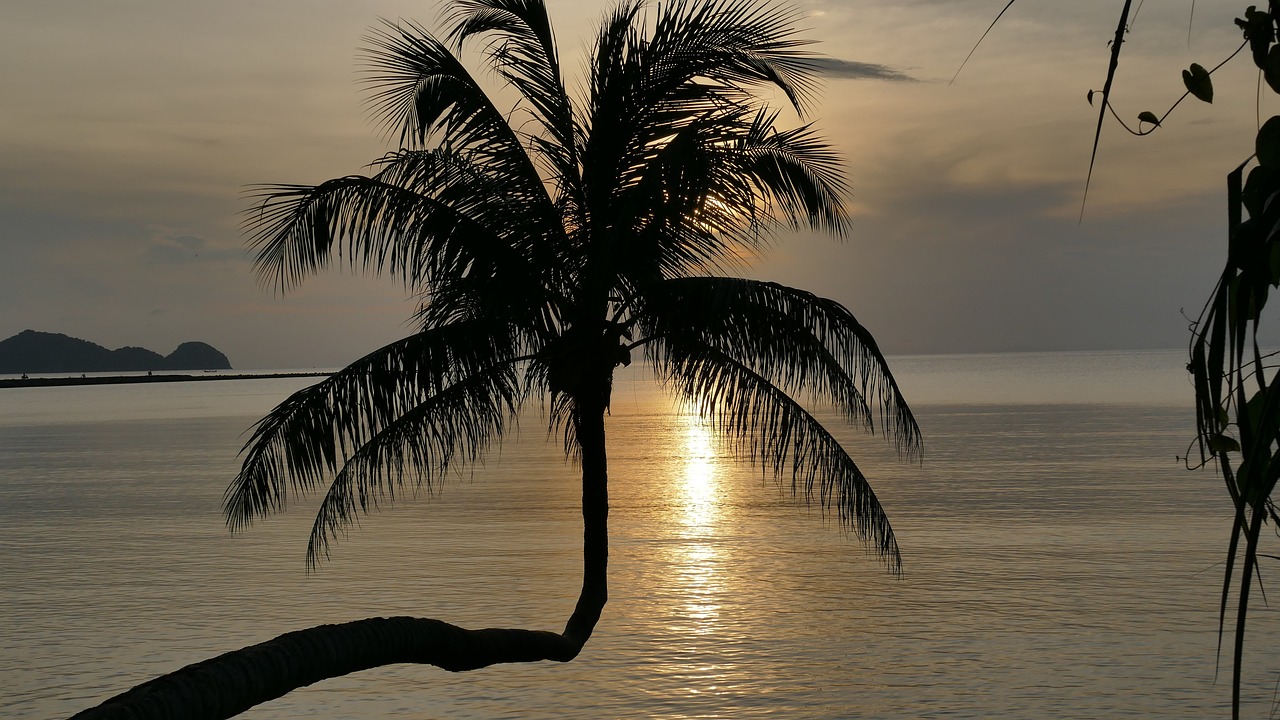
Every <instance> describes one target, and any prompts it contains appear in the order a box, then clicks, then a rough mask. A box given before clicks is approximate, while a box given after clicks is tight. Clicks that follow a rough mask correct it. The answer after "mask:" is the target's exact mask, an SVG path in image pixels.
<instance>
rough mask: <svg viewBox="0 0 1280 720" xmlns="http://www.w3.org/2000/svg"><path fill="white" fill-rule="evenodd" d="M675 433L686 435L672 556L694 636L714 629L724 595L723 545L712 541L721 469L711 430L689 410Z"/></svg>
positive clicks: (714, 530)
mask: <svg viewBox="0 0 1280 720" xmlns="http://www.w3.org/2000/svg"><path fill="white" fill-rule="evenodd" d="M679 422H680V426H679V428H678V429H679V431H683V433H684V446H683V451H684V452H683V461H684V472H683V474H682V475H681V476H680V477H681V481H682V484H681V487H680V490H681V500H682V502H683V506H682V508H681V510H682V512H681V514H680V523H681V526H682V527H681V529H680V537H681V539H682V540H683V542H680V543H677V544H676V545H675V548H676V554H677V555H678V557H675V558H672V560H674V561H675V562H673V563H672V565H673V566H674V567H677V568H679V569H680V578H679V579H680V581H681V583H680V584H681V585H683V586H684V587H683V590H684V597H685V598H687V599H686V601H685V603H684V610H685V613H684V615H685V617H686V618H687V620H688V627H687V628H685V630H686V631H687V632H689V633H691V634H693V635H708V634H711V633H713V632H714V631H715V630H716V626H717V620H718V619H719V616H720V604H719V602H718V601H717V598H718V597H719V596H721V595H722V593H723V591H724V588H723V583H724V579H723V577H722V576H721V572H720V567H721V565H722V564H723V558H721V556H720V555H721V548H720V546H719V544H718V543H717V542H716V531H717V528H716V525H717V521H718V520H719V516H720V513H721V505H720V499H721V494H722V492H723V490H722V488H721V486H720V483H721V481H722V477H721V475H722V473H721V472H720V468H719V467H718V458H717V453H716V447H715V443H714V438H713V436H712V434H711V428H710V427H708V425H707V423H706V421H705V420H703V419H702V418H701V417H699V416H698V415H697V414H696V413H693V412H688V411H686V412H684V413H681V414H680V415H679Z"/></svg>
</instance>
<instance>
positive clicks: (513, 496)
mask: <svg viewBox="0 0 1280 720" xmlns="http://www.w3.org/2000/svg"><path fill="white" fill-rule="evenodd" d="M1184 362H1185V361H1184V360H1183V357H1182V354H1181V353H1177V352H1146V353H1074V354H1032V355H990V356H973V355H968V356H945V357H943V356H932V357H908V358H899V359H897V361H896V362H895V364H894V366H895V371H896V373H897V374H898V376H899V379H900V381H901V384H902V385H903V389H904V391H905V392H906V393H907V397H908V399H909V401H910V402H911V403H912V405H913V407H914V408H915V410H916V413H917V416H918V418H919V420H920V423H921V425H922V427H923V429H924V431H925V442H926V447H925V457H924V462H923V463H922V464H919V465H917V464H902V463H899V462H897V460H896V458H895V456H894V454H893V452H892V451H891V450H890V449H889V448H888V447H887V446H886V445H885V444H884V442H883V441H881V440H879V439H868V438H865V437H862V436H859V435H857V434H856V433H853V432H846V431H844V430H841V431H840V437H841V438H842V439H845V440H846V441H847V443H848V445H847V446H848V447H850V449H851V451H852V452H853V454H854V456H855V458H857V459H858V460H859V462H860V464H861V465H862V466H863V469H864V470H865V471H866V473H867V474H868V476H869V477H870V478H871V479H872V482H873V484H874V486H875V487H876V489H877V492H878V494H879V496H880V498H881V501H882V502H883V504H884V505H885V507H886V508H887V510H888V512H889V514H890V518H891V520H892V521H893V524H894V527H895V529H896V531H897V534H898V539H899V542H900V544H901V545H902V548H903V555H904V561H905V565H906V575H905V577H903V578H901V579H896V578H893V577H891V576H889V575H887V574H885V573H884V572H883V571H882V569H881V566H880V564H879V562H878V561H877V560H876V559H874V558H872V557H869V556H867V555H866V554H865V552H864V551H863V549H862V547H861V546H860V545H859V544H858V542H857V541H856V540H855V539H853V538H851V537H849V536H847V535H846V534H845V533H843V532H841V530H840V529H839V528H838V527H837V526H835V525H834V524H833V523H831V522H827V521H826V520H824V518H823V517H822V514H821V512H820V511H819V510H818V509H817V508H807V507H805V506H804V504H803V503H799V504H797V503H796V502H794V501H792V499H791V498H789V497H788V496H787V495H786V494H784V493H782V492H781V491H780V490H779V489H778V488H777V487H776V486H775V485H774V484H773V482H772V480H771V479H766V478H762V476H761V475H760V473H759V471H758V470H756V469H753V468H752V467H750V466H749V465H746V464H743V463H740V462H738V461H736V460H735V459H734V458H733V457H732V456H730V455H728V454H727V453H726V452H725V451H724V450H722V449H721V448H718V447H717V446H716V445H715V443H714V442H713V441H712V440H711V438H710V437H709V435H708V433H707V431H706V428H705V427H704V426H703V425H702V424H701V423H700V421H699V420H698V419H697V418H696V417H693V416H690V415H688V414H686V413H682V412H681V411H680V410H679V409H678V408H675V407H674V406H673V405H672V404H671V403H670V401H668V400H665V399H664V398H663V397H662V396H661V395H660V394H659V393H657V392H655V390H654V389H653V388H652V385H651V383H650V382H649V381H648V379H647V378H646V377H645V376H644V375H643V374H639V373H634V374H632V375H630V376H627V377H625V378H623V379H621V380H620V381H619V383H618V385H617V387H616V389H615V398H614V414H613V416H612V417H611V419H610V421H609V425H608V432H609V442H610V453H611V454H610V471H611V492H612V512H611V529H612V543H613V544H612V551H611V556H610V559H611V565H610V571H611V587H610V595H611V598H610V602H609V605H608V607H607V608H606V609H605V614H604V617H603V619H602V621H601V623H600V626H599V628H598V629H597V632H596V635H595V636H594V637H593V638H592V640H591V642H590V643H589V644H588V645H587V648H586V650H585V651H584V652H583V653H582V655H581V656H580V657H579V658H578V659H577V660H575V661H574V662H572V663H568V664H563V665H558V664H539V665H529V666H499V667H495V668H489V669H486V670H482V671H479V672H474V673H463V674H451V673H446V672H444V671H441V670H437V669H435V668H430V667H411V666H396V667H392V668H384V669H380V670H376V671H371V672H366V673H361V674H357V675H353V676H350V677H346V678H340V679H336V680H332V681H328V682H325V683H321V684H320V685H318V686H315V687H312V688H308V689H305V690H302V691H299V692H295V693H293V694H291V695H289V696H286V697H285V698H282V699H280V700H277V701H275V702H272V703H269V704H266V705H263V706H260V707H259V708H257V709H255V710H253V711H251V712H250V713H248V714H246V715H245V716H244V717H247V718H259V719H263V720H265V719H267V718H274V719H284V718H322V719H337V718H367V717H388V718H417V719H430V718H453V719H459V718H582V719H586V718H614V717H618V718H853V717H859V718H922V717H928V718H938V717H947V718H987V717H999V718H1037V719H1039V718H1050V717H1051V718H1104V717H1105V718H1112V717H1157V716H1158V717H1163V718H1203V717H1210V716H1218V717H1221V716H1225V715H1226V713H1227V706H1228V703H1227V700H1228V697H1229V687H1228V684H1227V677H1228V676H1227V675H1226V674H1225V673H1224V675H1223V676H1222V678H1221V679H1220V680H1219V682H1218V683H1217V684H1215V682H1214V670H1215V668H1214V661H1215V644H1216V641H1217V635H1216V632H1217V631H1216V628H1217V601H1218V588H1219V586H1220V583H1221V576H1220V572H1221V558H1222V555H1223V550H1224V547H1225V543H1226V539H1227V523H1228V520H1229V517H1230V513H1229V508H1228V505H1229V502H1228V500H1227V498H1226V496H1225V492H1224V491H1223V490H1222V489H1221V487H1220V480H1218V479H1217V478H1216V477H1215V475H1214V474H1212V473H1211V472H1205V471H1201V472H1188V471H1186V470H1185V469H1183V467H1182V465H1181V464H1180V463H1178V462H1175V456H1177V455H1183V454H1185V453H1186V449H1187V446H1188V444H1189V443H1190V442H1191V440H1192V438H1193V428H1192V423H1193V420H1192V414H1191V410H1190V408H1191V395H1190V388H1189V386H1188V385H1187V383H1186V381H1185V379H1184V371H1183V367H1182V366H1183V364H1184ZM306 382H309V381H307V380H296V379H295V380H250V381H221V382H209V383H181V384H165V385H120V386H100V387H84V388H47V389H20V390H0V530H2V531H3V532H0V716H3V717H6V718H57V717H64V716H67V715H70V714H71V713H73V712H75V711H77V710H80V709H83V708H84V707H86V706H88V705H91V704H94V703H96V702H97V701H99V700H101V699H103V698H105V697H106V696H109V695H111V694H114V693H116V692H119V691H122V690H124V689H127V688H128V687H131V686H132V685H134V684H136V683H138V682H141V681H143V680H146V679H148V678H150V677H152V676H154V675H156V674H159V673H162V672H165V671H167V670H170V669H173V668H176V667H178V666H181V665H183V664H186V663H190V662H194V661H197V660H201V659H204V658H206V657H208V656H210V655H213V654H217V653H220V652H223V651H226V650H230V649H234V648H237V647H241V646H243V645H246V644H250V643H254V642H259V641H262V640H265V639H268V638H270V637H273V636H275V635H277V634H279V633H281V632H285V631H287V630H292V629H297V628H300V627H304V626H308V625H312V624H316V623H321V622H338V621H344V620H351V619H355V618H360V617H366V616H371V615H391V614H413V615H423V616H428V617H436V618H440V619H443V620H447V621H450V622H454V623H457V624H461V625H464V626H470V627H486V626H507V627H520V626H523V627H532V628H543V629H551V630H559V629H560V628H561V627H562V626H563V623H564V620H565V619H566V618H567V617H568V615H569V613H570V611H571V610H572V608H573V603H574V600H575V598H576V593H577V589H578V583H579V572H580V571H579V562H580V547H579V542H580V530H579V515H578V487H577V482H578V480H577V477H576V475H575V472H574V470H573V469H572V468H571V467H568V466H566V464H565V463H564V460H563V457H562V456H561V453H560V451H559V450H558V444H557V443H556V442H555V441H551V442H547V436H546V432H545V429H544V426H543V424H542V423H541V421H540V420H539V419H538V418H536V417H530V418H527V419H526V420H525V422H524V423H523V424H522V432H521V435H520V437H519V438H518V439H517V440H516V441H513V442H508V443H507V445H506V446H505V448H504V449H503V450H502V452H501V453H498V454H495V455H493V456H492V457H490V458H489V459H488V461H487V462H486V463H485V465H484V466H483V467H480V468H477V469H476V470H475V472H474V473H469V474H467V475H465V476H460V477H458V479H457V480H456V481H455V482H452V483H450V484H448V485H447V487H446V488H445V489H444V490H443V492H441V493H440V494H439V495H438V496H435V497H422V498H418V499H417V500H414V501H409V502H404V503H401V504H398V505H396V506H395V507H394V508H392V509H389V510H384V511H383V512H381V513H379V514H377V515H376V516H372V517H370V518H369V519H367V520H366V521H365V522H364V523H363V524H362V526H361V527H359V528H357V529H355V530H354V531H353V532H352V533H351V535H350V537H349V538H347V540H345V541H344V542H342V543H340V544H339V545H338V547H337V551H336V553H335V555H334V557H333V559H332V560H331V561H330V562H329V563H327V564H326V565H324V566H323V567H322V568H321V570H320V571H319V572H315V573H310V574H308V573H307V572H306V571H305V568H304V564H303V556H304V550H305V543H306V536H307V532H308V530H309V527H310V522H311V511H312V509H313V507H314V504H313V503H311V502H308V501H300V502H296V503H295V504H294V505H293V506H292V507H291V508H290V511H289V512H288V513H286V514H284V515H282V516H279V517H276V518H273V519H270V520H268V521H267V522H264V523H260V524H258V525H256V526H255V527H254V528H252V529H251V530H250V531H248V532H246V533H244V534H241V535H237V536H231V535H229V534H228V533H227V532H226V531H225V529H224V528H223V525H222V520H221V516H220V513H219V501H220V499H221V493H222V491H223V489H224V487H225V486H226V483H227V481H228V480H229V479H230V478H231V477H232V475H234V473H235V471H236V468H237V459H236V454H237V451H238V450H239V447H240V445H241V443H242V442H243V439H242V435H241V434H242V433H243V431H245V430H246V429H247V428H248V427H249V426H250V424H251V423H252V422H253V421H254V420H255V419H256V418H257V417H258V416H260V415H261V414H263V413H264V412H266V411H267V410H268V409H269V408H270V407H271V406H272V405H273V404H274V403H276V402H277V401H279V400H280V399H282V398H283V397H284V396H285V395H286V394H287V393H288V392H290V391H291V390H293V389H296V388H298V387H301V386H302V385H303V384H305V383H306ZM1271 569H1272V568H1265V569H1264V572H1266V571H1269V570H1271ZM1251 622H1252V625H1251V627H1253V628H1254V631H1253V635H1252V637H1253V638H1254V640H1253V643H1252V645H1251V652H1250V657H1249V667H1250V670H1249V673H1248V676H1247V687H1246V695H1247V698H1248V705H1247V707H1246V712H1247V716H1248V717H1268V716H1269V715H1270V714H1271V711H1272V698H1273V693H1274V690H1275V688H1276V683H1277V680H1278V679H1280V658H1278V657H1275V656H1274V655H1273V654H1270V653H1267V652H1265V649H1266V647H1267V646H1269V645H1271V643H1272V642H1274V640H1275V638H1277V637H1280V620H1278V619H1277V618H1276V617H1275V613H1273V612H1272V611H1269V610H1267V609H1266V608H1264V607H1263V606H1262V605H1261V604H1259V605H1257V610H1256V611H1255V613H1254V615H1253V619H1252V621H1251Z"/></svg>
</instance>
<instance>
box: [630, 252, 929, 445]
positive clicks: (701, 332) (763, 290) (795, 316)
mask: <svg viewBox="0 0 1280 720" xmlns="http://www.w3.org/2000/svg"><path fill="white" fill-rule="evenodd" d="M639 324H640V326H641V328H642V330H643V331H644V334H645V337H647V338H650V337H651V338H655V339H657V340H659V341H661V340H664V339H665V338H668V337H675V338H696V339H697V340H698V341H699V342H702V343H705V344H706V345H707V346H709V347H711V348H714V349H715V350H717V351H718V352H722V353H724V354H725V355H726V356H727V357H730V358H732V359H733V360H734V361H735V362H738V363H740V364H742V365H743V366H745V367H747V368H749V369H750V370H751V371H752V372H754V373H757V374H759V375H760V376H761V377H763V378H764V379H765V380H766V381H768V382H769V383H770V384H771V385H773V386H775V387H777V388H779V389H780V390H782V391H785V392H787V393H788V394H790V395H799V396H806V395H807V396H808V397H810V398H812V399H813V400H815V401H817V402H819V403H831V404H833V405H834V406H835V407H836V408H837V409H838V410H839V411H840V412H841V413H842V414H843V415H844V417H845V418H846V419H848V420H850V421H852V422H856V423H860V424H862V426H863V427H865V428H866V429H867V430H872V429H873V428H874V424H875V419H876V418H875V415H874V414H873V413H874V412H875V411H874V410H873V409H872V407H871V404H872V403H874V404H875V406H876V408H877V410H878V415H879V420H880V422H881V424H882V429H883V432H884V435H885V437H886V439H889V440H891V441H892V442H893V443H894V444H895V446H896V447H897V448H898V450H899V451H900V452H902V453H904V454H905V455H907V456H908V457H912V456H915V455H916V454H917V453H918V452H919V451H920V447H921V445H920V443H921V435H920V428H919V426H918V425H917V424H916V421H915V417H914V416H913V415H912V413H911V409H910V408H909V407H908V406H907V403H906V400H905V399H904V398H903V397H902V393H901V391H900V390H899V389H898V385H897V382H896V381H895V380H894V378H893V374H892V372H890V370H889V364H888V361H887V360H886V359H885V358H884V356H883V355H882V354H881V352H880V349H879V347H878V346H877V345H876V341H875V338H873V337H872V336H871V333H870V332H869V331H867V329H866V328H865V327H863V326H862V324H861V323H859V322H858V320H857V318H855V317H854V316H853V314H852V313H850V312H849V310H848V309H846V308H845V307H844V306H842V305H840V304H839V303H837V302H835V301H833V300H828V299H825V298H821V297H818V296H817V295H814V294H812V293H809V292H806V291H803V290H797V289H795V288H790V287H786V286H784V285H779V284H777V283H769V282H761V281H758V280H748V279H741V278H719V277H689V278H675V279H672V280H667V281H664V282H663V283H662V284H661V285H660V286H658V287H655V288H652V289H651V290H650V292H649V294H648V295H647V296H646V301H645V304H644V306H643V308H642V309H641V310H640V314H639Z"/></svg>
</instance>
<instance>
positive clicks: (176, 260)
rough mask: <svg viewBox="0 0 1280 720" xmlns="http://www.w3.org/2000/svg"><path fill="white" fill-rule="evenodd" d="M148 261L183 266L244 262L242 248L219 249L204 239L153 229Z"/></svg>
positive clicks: (148, 248) (148, 249)
mask: <svg viewBox="0 0 1280 720" xmlns="http://www.w3.org/2000/svg"><path fill="white" fill-rule="evenodd" d="M153 230H155V232H153V234H152V236H151V239H150V244H149V245H148V247H147V249H146V259H147V260H148V261H150V262H152V263H158V264H162V265H182V264H187V263H198V262H201V261H203V262H206V263H207V262H244V261H245V254H244V251H243V250H242V249H240V248H233V249H227V248H219V247H216V246H214V245H213V244H212V243H210V242H209V241H207V240H205V239H204V238H202V237H198V236H196V235H190V234H175V233H168V232H166V231H164V230H161V229H156V228H153Z"/></svg>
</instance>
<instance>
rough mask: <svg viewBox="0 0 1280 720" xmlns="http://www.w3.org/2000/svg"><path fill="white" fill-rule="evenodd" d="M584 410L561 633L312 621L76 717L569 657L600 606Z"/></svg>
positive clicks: (579, 419) (213, 708) (604, 519)
mask: <svg viewBox="0 0 1280 720" xmlns="http://www.w3.org/2000/svg"><path fill="white" fill-rule="evenodd" d="M587 404H588V405H591V407H581V406H580V412H579V413H577V414H575V418H574V426H575V429H576V431H577V438H578V442H579V443H580V446H581V450H582V518H583V526H584V527H583V551H582V552H583V560H584V567H583V579H582V593H581V595H580V596H579V598H578V604H577V606H576V607H575V608H574V611H573V615H571V616H570V617H569V622H568V624H567V625H566V626H565V629H564V632H563V633H554V632H547V631H539V630H517V629H501V628H489V629H484V630H467V629H465V628H460V627H458V626H456V625H450V624H449V623H446V622H442V621H440V620H432V619H428V618H415V617H391V618H368V619H365V620H356V621H354V622H349V623H342V624H340V625H318V626H316V627H311V628H307V629H305V630H298V631H296V632H291V633H286V634H284V635H281V636H279V637H277V638H275V639H273V640H268V641H267V642H264V643H260V644H258V645H251V646H249V647H246V648H242V649H240V650H235V651H233V652H229V653H226V654H224V655H219V656H218V657H215V658H211V659H209V660H205V661H203V662H198V663H195V664H193V665H188V666H186V667H184V668H182V669H180V670H177V671H175V672H172V673H169V674H168V675H164V676H162V677H159V678H156V679H155V680H151V681H149V682H146V683H143V684H141V685H138V686H137V687H135V688H133V689H132V690H129V691H127V692H124V693H122V694H120V695H117V696H115V697H113V698H111V699H110V700H107V701H106V702H104V703H102V704H101V705H99V706H97V707H95V708H91V709H89V710H85V711H83V712H80V713H77V714H76V715H75V716H73V718H74V720H89V719H90V718H92V719H94V720H105V719H107V718H129V719H130V720H144V719H150V718H156V719H160V718H184V719H190V720H215V719H220V718H229V717H232V716H235V715H238V714H239V713H242V712H244V711H245V710H248V709H249V708H251V707H253V706H254V705H258V704H260V703H264V702H267V701H268V700H274V699H275V698H278V697H280V696H282V695H285V694H286V693H289V692H291V691H293V690H296V689H297V688H300V687H304V686H306V685H310V684H312V683H316V682H319V681H321V680H325V679H328V678H333V677H339V676H341V675H346V674H348V673H353V672H358V671H360V670H368V669H370V668H375V667H380V666H383V665H392V664H395V663H421V664H427V665H435V666H437V667H440V668H443V669H445V670H450V671H454V672H460V671H463V670H476V669H479V668H482V667H488V666H489V665H497V664H500V663H516V662H537V661H540V660H555V661H558V662H567V661H569V660H572V659H574V658H575V657H577V655H578V653H579V652H580V651H581V650H582V647H583V645H585V644H586V642H587V639H588V638H590V637H591V632H592V630H593V629H594V628H595V625H596V622H597V621H598V620H599V619H600V613H601V611H602V610H603V609H604V605H605V602H606V601H607V600H608V586H607V578H606V576H607V568H608V562H609V537H608V520H609V492H608V467H607V463H606V458H605V442H604V439H605V437H604V406H603V404H600V405H599V406H598V407H595V405H597V403H587Z"/></svg>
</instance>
